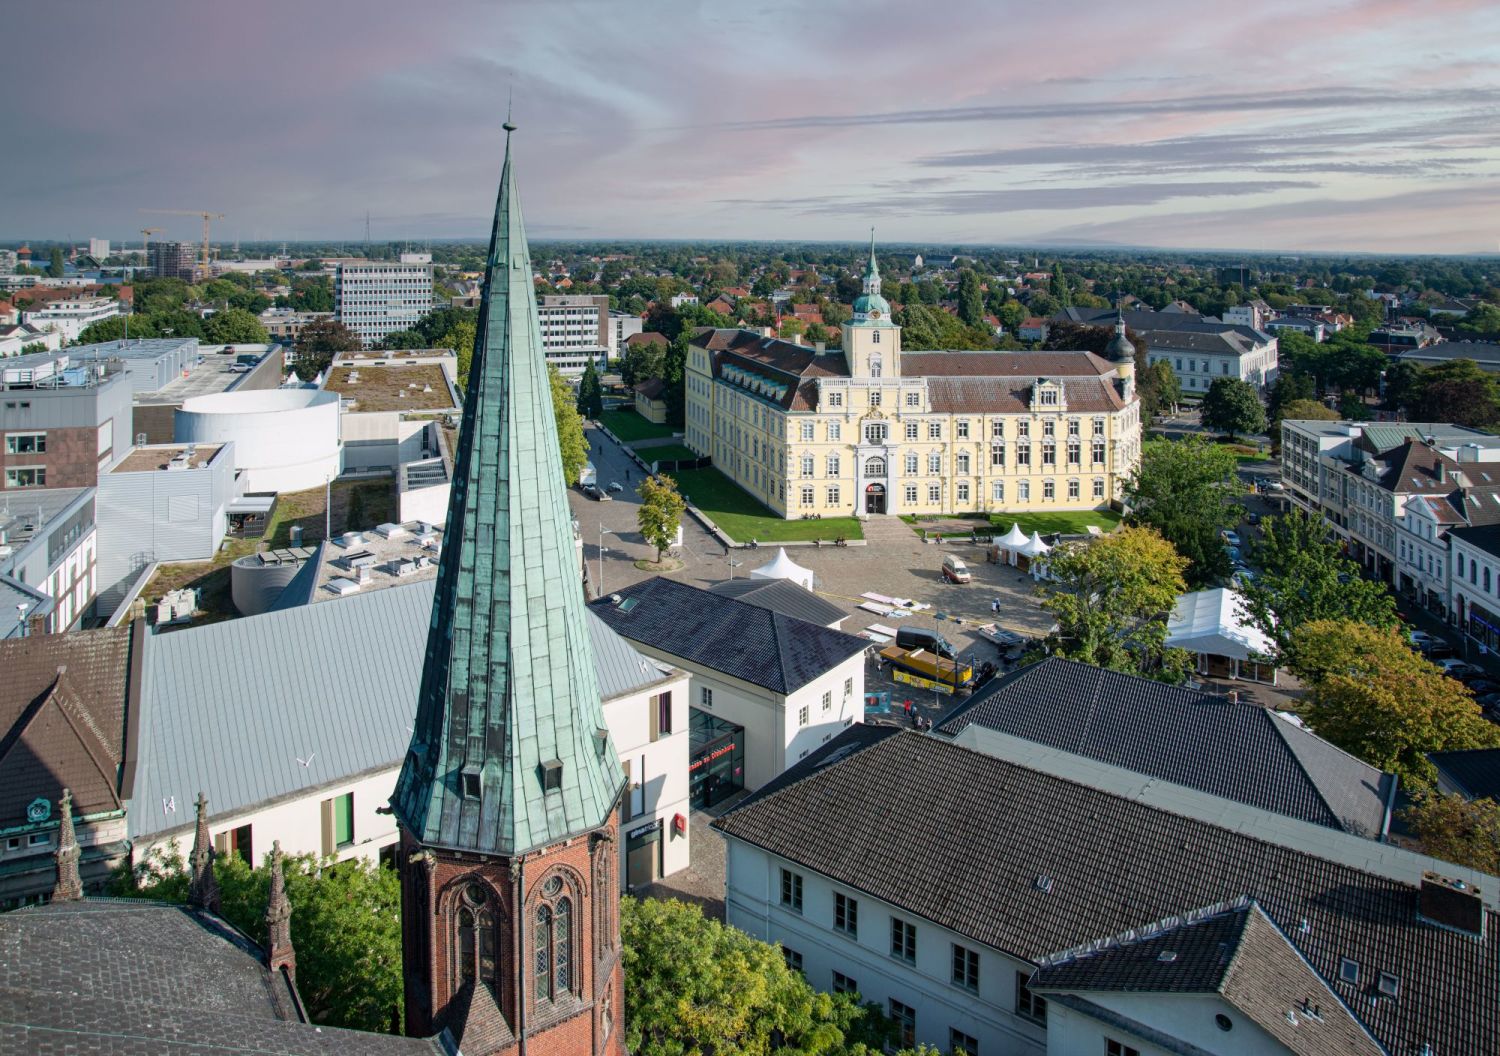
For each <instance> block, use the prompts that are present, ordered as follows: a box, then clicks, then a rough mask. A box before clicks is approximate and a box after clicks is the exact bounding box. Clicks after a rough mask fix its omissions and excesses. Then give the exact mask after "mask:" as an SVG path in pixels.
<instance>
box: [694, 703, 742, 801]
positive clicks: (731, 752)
mask: <svg viewBox="0 0 1500 1056" xmlns="http://www.w3.org/2000/svg"><path fill="white" fill-rule="evenodd" d="M691 710H692V715H691V719H690V721H689V729H688V736H689V748H688V803H689V804H690V805H691V806H692V808H693V809H694V810H702V809H704V808H705V807H711V806H713V805H714V804H716V803H721V802H723V801H724V800H726V799H728V798H729V797H730V796H732V795H733V794H734V793H736V792H738V791H739V790H740V789H742V788H744V787H745V727H743V726H736V725H735V724H734V723H732V722H728V721H726V720H724V719H721V718H718V717H717V716H714V715H710V714H708V713H707V712H705V711H699V710H698V709H697V708H693V709H691Z"/></svg>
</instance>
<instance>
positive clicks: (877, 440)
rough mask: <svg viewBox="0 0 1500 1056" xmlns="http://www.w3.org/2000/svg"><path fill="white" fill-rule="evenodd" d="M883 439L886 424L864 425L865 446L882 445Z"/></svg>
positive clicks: (869, 423)
mask: <svg viewBox="0 0 1500 1056" xmlns="http://www.w3.org/2000/svg"><path fill="white" fill-rule="evenodd" d="M885 438H886V423H885V422H866V423H865V443H867V444H883V443H885Z"/></svg>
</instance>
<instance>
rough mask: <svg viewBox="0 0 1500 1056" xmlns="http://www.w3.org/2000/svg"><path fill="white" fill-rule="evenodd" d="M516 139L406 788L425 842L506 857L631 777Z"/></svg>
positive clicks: (586, 817)
mask: <svg viewBox="0 0 1500 1056" xmlns="http://www.w3.org/2000/svg"><path fill="white" fill-rule="evenodd" d="M510 148H511V143H510V137H509V133H507V138H506V146H505V164H504V168H502V169H501V172H500V187H499V192H498V194H497V196H496V200H495V216H494V225H493V227H492V229H491V234H490V246H489V255H488V259H487V262H486V264H485V279H484V293H483V295H482V296H481V298H480V307H479V323H478V337H477V338H476V340H475V344H474V357H473V365H472V366H471V367H470V370H469V387H468V390H467V392H466V393H465V397H464V413H463V426H462V429H461V430H460V432H459V437H458V450H457V453H456V455H455V459H454V463H455V464H454V471H453V488H452V493H451V496H450V500H449V504H448V517H447V522H446V523H447V532H446V535H445V537H444V540H443V552H442V556H441V558H440V559H439V564H438V578H437V588H436V592H435V594H434V597H433V606H432V616H431V621H430V631H429V634H428V639H427V649H426V652H425V654H424V657H423V668H422V682H421V689H420V691H419V693H418V696H417V711H416V721H415V723H414V729H413V731H412V735H411V746H410V749H409V751H408V752H407V755H406V760H405V762H404V764H403V766H402V770H401V776H400V778H399V779H398V780H397V783H396V792H395V795H394V796H392V798H391V804H392V806H393V808H394V810H395V813H396V816H397V818H398V819H399V820H400V821H401V823H402V825H404V826H405V827H406V829H407V831H409V832H410V833H412V834H413V836H414V838H415V839H416V840H417V841H418V842H420V843H422V844H423V845H424V846H438V847H446V848H452V849H458V850H465V851H477V852H481V853H487V854H499V855H515V854H521V853H524V852H526V851H528V850H530V849H532V848H536V847H543V846H546V845H548V844H552V843H556V842H558V841H560V840H563V839H566V838H568V837H569V836H573V835H577V834H580V833H584V832H588V831H590V830H593V829H596V828H598V827H599V826H601V825H603V824H604V823H605V822H606V821H607V820H608V819H609V816H610V813H611V811H613V810H614V807H615V802H616V800H617V799H618V798H619V794H620V790H621V788H622V787H623V785H624V782H625V778H624V775H623V774H622V773H621V770H620V766H619V762H618V757H617V755H616V754H615V751H614V747H613V746H612V745H611V743H610V740H609V734H608V728H607V727H606V725H605V722H604V713H603V711H602V710H601V707H600V696H599V684H598V679H597V676H596V675H595V674H594V656H593V643H592V641H591V640H590V638H589V633H588V626H587V622H586V620H585V615H584V614H585V611H586V606H585V602H584V596H583V587H582V584H581V582H580V581H579V576H578V562H577V558H576V556H575V553H574V549H573V531H572V527H571V525H572V514H571V512H570V511H569V509H568V499H567V482H566V481H565V480H564V479H563V468H562V460H561V457H560V456H559V454H558V441H557V423H556V420H555V418H554V416H553V407H552V386H551V384H550V382H549V381H548V376H547V360H546V356H545V355H544V350H543V346H542V333H541V325H540V322H539V319H538V314H537V304H536V297H535V294H534V290H533V287H532V281H531V275H532V269H531V256H530V251H529V249H528V248H527V241H526V227H525V223H524V221H523V218H522V214H521V200H520V195H519V192H518V191H517V189H516V184H515V168H514V165H513V162H512V158H511V149H510ZM601 730H602V731H605V732H604V733H603V735H602V736H601V734H600V731H601ZM553 764H558V766H560V769H554V768H553ZM461 772H462V773H463V775H464V776H463V778H462V781H461V780H460V773H461ZM548 774H554V775H557V776H558V778H559V784H558V785H557V787H553V788H550V789H549V788H547V787H545V785H544V782H545V781H546V780H547V775H548ZM470 782H474V787H473V789H472V791H470V790H468V785H469V783H470ZM461 785H462V786H463V787H461Z"/></svg>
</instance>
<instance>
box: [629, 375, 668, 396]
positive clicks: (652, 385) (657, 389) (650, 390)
mask: <svg viewBox="0 0 1500 1056" xmlns="http://www.w3.org/2000/svg"><path fill="white" fill-rule="evenodd" d="M666 390H667V383H666V382H664V381H662V380H661V379H660V378H647V379H646V380H645V381H643V382H641V383H640V384H639V385H637V386H636V387H635V393H636V395H637V396H644V397H645V398H646V399H648V400H654V399H656V398H657V397H659V396H660V395H661V394H662V393H663V392H665V391H666Z"/></svg>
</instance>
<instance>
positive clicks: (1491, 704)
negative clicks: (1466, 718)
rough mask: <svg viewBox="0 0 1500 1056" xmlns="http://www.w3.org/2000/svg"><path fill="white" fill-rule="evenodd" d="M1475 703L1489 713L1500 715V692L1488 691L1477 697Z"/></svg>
mask: <svg viewBox="0 0 1500 1056" xmlns="http://www.w3.org/2000/svg"><path fill="white" fill-rule="evenodd" d="M1474 703H1476V704H1478V705H1479V707H1480V709H1481V710H1482V711H1484V713H1485V714H1487V715H1500V693H1486V694H1484V695H1483V696H1481V697H1476V698H1475V700H1474Z"/></svg>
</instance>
